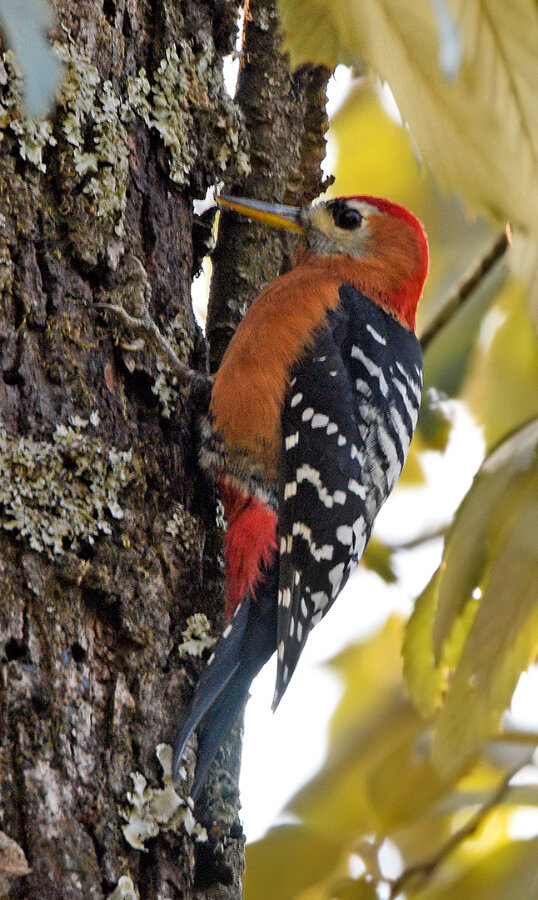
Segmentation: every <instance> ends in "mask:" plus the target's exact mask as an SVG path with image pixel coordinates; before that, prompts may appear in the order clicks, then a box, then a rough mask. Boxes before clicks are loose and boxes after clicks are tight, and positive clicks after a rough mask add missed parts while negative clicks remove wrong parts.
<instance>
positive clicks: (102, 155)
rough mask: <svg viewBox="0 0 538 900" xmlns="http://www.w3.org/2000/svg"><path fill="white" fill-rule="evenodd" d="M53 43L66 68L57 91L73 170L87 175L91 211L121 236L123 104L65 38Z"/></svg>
mask: <svg viewBox="0 0 538 900" xmlns="http://www.w3.org/2000/svg"><path fill="white" fill-rule="evenodd" d="M55 47H56V52H57V53H58V55H59V56H60V58H61V59H62V61H63V63H64V65H65V71H66V75H65V80H64V84H63V87H62V91H61V94H60V104H61V105H62V106H63V107H64V109H65V115H64V116H63V118H62V120H61V128H62V131H63V134H64V137H65V139H66V141H67V142H68V144H69V145H70V146H71V147H72V148H73V150H72V152H73V163H74V168H75V171H76V173H77V175H79V176H80V177H81V178H86V177H87V176H91V177H89V178H88V180H87V181H85V183H84V186H83V188H82V191H83V193H84V194H86V195H87V196H88V197H89V198H90V200H91V202H92V206H93V210H94V214H95V215H96V216H97V217H99V218H104V219H106V220H109V221H110V222H111V223H112V224H113V225H114V230H115V232H116V234H118V235H120V236H121V235H122V234H123V230H124V224H123V213H124V211H125V205H126V200H127V181H128V175H129V144H128V137H129V136H128V133H127V129H126V127H125V125H124V120H125V118H126V115H127V105H126V104H125V103H124V101H123V100H122V99H121V98H120V97H119V96H118V95H117V94H116V93H115V91H114V89H113V87H112V82H111V81H104V82H103V83H102V84H101V78H100V76H99V73H98V71H97V69H96V68H95V66H94V65H92V63H91V62H90V60H89V59H88V58H87V57H86V56H85V55H84V54H83V53H81V52H80V50H79V49H78V48H77V46H76V45H75V43H74V42H73V41H72V40H71V39H70V38H69V37H68V40H67V41H65V42H63V43H60V42H57V43H56V44H55ZM88 141H90V142H91V145H92V147H91V149H88V146H87V145H88Z"/></svg>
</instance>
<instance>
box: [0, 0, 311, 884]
mask: <svg viewBox="0 0 538 900" xmlns="http://www.w3.org/2000/svg"><path fill="white" fill-rule="evenodd" d="M239 6H240V4H239V3H238V2H237V0H220V2H213V0H206V2H203V0H153V2H152V3H151V4H150V3H148V2H139V0H102V2H97V3H95V2H94V0H56V10H57V15H58V20H59V23H61V25H59V26H58V28H57V29H56V33H55V37H56V39H57V41H58V43H59V45H60V53H61V55H62V57H63V58H64V59H65V60H66V66H67V80H66V82H65V84H64V88H63V92H62V97H61V100H60V103H59V106H58V109H57V111H56V113H55V116H54V122H53V125H52V127H51V130H50V133H45V132H44V133H43V135H42V136H41V137H40V138H39V137H38V138H36V137H35V134H34V133H33V132H31V126H26V125H24V123H23V125H22V126H20V117H19V113H18V111H17V107H16V106H15V105H14V104H15V100H16V97H15V94H16V90H15V87H14V82H13V77H14V76H13V70H12V69H11V67H10V66H11V64H10V62H9V54H8V56H7V57H6V56H4V64H5V67H6V71H7V74H8V77H9V80H8V81H7V83H6V84H4V85H3V86H2V87H1V90H2V91H3V97H2V98H1V102H2V103H3V105H4V106H5V107H6V108H7V110H8V112H7V113H6V116H5V117H4V120H3V128H4V138H3V142H2V144H1V147H0V154H1V155H0V215H1V218H0V289H1V300H0V363H1V370H2V378H0V584H1V587H0V662H1V663H2V670H1V671H2V677H1V680H0V706H1V717H0V753H1V757H0V761H1V772H0V779H1V780H0V897H2V896H5V897H9V898H13V900H14V898H17V900H18V898H32V900H56V898H57V900H75V898H76V900H88V898H96V900H97V898H105V897H109V896H112V897H113V898H114V900H119V898H121V897H124V898H130V897H136V896H137V895H136V894H135V893H134V891H135V890H136V891H138V896H140V898H144V900H156V898H187V897H194V896H205V897H219V898H221V897H222V898H237V897H240V896H241V874H242V866H243V843H244V841H243V835H242V831H241V827H240V824H239V822H238V819H237V808H238V793H237V775H238V767H239V761H238V760H239V744H240V737H239V735H235V737H234V738H233V739H232V740H231V742H230V744H229V746H228V747H227V748H226V749H225V750H224V751H223V752H222V753H221V756H220V758H219V760H218V762H219V764H220V767H221V769H222V768H224V769H225V770H226V772H228V773H229V778H228V780H227V781H226V779H223V776H222V772H221V774H220V777H216V776H215V777H214V778H213V784H212V785H210V787H209V788H208V790H207V791H206V792H205V795H204V796H203V797H202V800H201V802H200V804H199V806H198V808H197V809H196V811H195V818H196V820H197V821H198V822H201V823H203V824H204V825H205V826H207V832H208V839H207V841H205V842H204V841H203V840H201V838H203V837H204V834H203V832H201V831H200V828H199V827H198V826H195V825H194V822H193V820H192V815H191V812H190V810H188V807H187V806H185V805H182V806H179V807H178V808H177V809H176V806H177V804H178V802H179V801H178V799H177V797H176V795H175V794H174V793H173V789H172V786H171V784H170V783H169V781H168V780H167V776H166V774H165V770H166V759H165V755H163V750H162V748H161V749H160V750H159V757H160V760H161V761H159V759H158V757H157V755H156V753H157V746H158V745H160V744H163V743H167V742H170V740H171V738H172V734H173V729H174V723H175V721H176V720H177V717H178V713H179V711H180V709H181V706H182V705H183V704H184V703H186V702H187V701H188V699H189V697H190V695H191V693H192V689H193V686H194V684H195V682H196V678H197V675H198V672H199V670H200V666H201V659H200V658H199V657H197V656H196V655H192V654H190V653H189V652H188V650H187V648H186V647H182V646H181V645H182V644H183V643H184V637H183V636H182V633H183V632H184V631H185V629H186V627H187V623H186V619H187V617H189V616H191V615H193V614H194V613H195V612H198V613H201V612H203V613H205V614H206V615H207V617H208V619H209V620H210V622H211V628H212V632H213V634H217V633H218V630H219V627H220V626H221V624H222V608H223V586H222V571H221V569H222V567H221V563H220V556H219V553H220V550H221V536H222V534H221V532H222V529H221V525H220V522H219V520H218V517H217V514H216V504H215V498H214V494H213V490H212V487H211V485H209V484H207V482H205V481H204V479H203V477H202V475H201V474H200V472H199V470H198V468H197V465H196V422H195V415H194V410H193V409H192V408H191V406H190V404H189V401H188V399H187V398H185V396H184V394H183V393H182V392H181V390H180V389H179V386H178V385H177V383H175V382H174V378H173V374H172V373H170V372H169V371H167V370H166V367H164V366H163V363H162V361H160V360H159V358H158V357H157V356H156V354H155V352H154V351H153V349H152V348H149V347H146V346H144V345H143V344H142V343H141V342H140V340H139V339H137V336H136V335H133V334H129V333H128V332H127V331H126V330H125V328H124V327H123V326H120V325H119V324H118V322H117V320H115V319H114V318H113V317H110V316H109V315H107V314H106V313H104V312H103V310H102V309H100V308H99V307H98V306H97V305H96V303H97V302H98V301H103V300H106V301H110V300H111V298H112V300H113V301H114V302H115V303H118V304H120V305H124V306H125V307H126V308H127V309H128V311H130V312H133V311H136V306H137V305H138V306H140V303H141V302H142V303H144V302H145V303H147V304H148V307H149V311H150V313H151V315H152V317H153V318H154V320H155V321H156V322H157V323H158V325H159V327H160V328H161V330H163V331H165V332H166V333H167V334H168V337H169V339H170V341H171V343H173V344H174V345H175V347H176V350H177V352H178V354H179V356H180V357H181V359H182V360H183V361H184V362H186V363H188V364H189V365H190V366H191V367H192V368H195V369H199V370H201V371H204V370H205V368H206V365H207V357H208V351H207V348H206V344H205V341H204V338H203V335H202V334H201V332H200V330H199V329H198V327H197V325H196V323H195V320H194V316H193V312H192V307H191V302H190V286H191V282H192V278H193V277H194V275H195V274H196V272H197V271H198V269H199V266H200V263H201V259H202V257H203V256H204V254H205V253H206V252H207V243H208V241H209V240H210V238H211V227H210V223H208V222H207V221H199V220H195V219H194V217H193V213H192V200H193V198H196V197H203V196H204V194H205V192H206V189H207V187H208V186H209V185H211V184H214V183H215V182H216V181H219V180H221V179H223V178H224V179H225V180H226V183H227V185H228V188H230V187H233V188H236V187H238V186H239V187H243V188H244V191H245V192H247V191H248V192H249V193H251V194H256V195H257V196H275V197H276V198H277V199H282V198H283V197H286V196H287V197H288V198H289V197H290V196H291V195H293V197H294V198H295V199H297V200H301V199H304V197H305V196H306V195H308V197H310V196H312V195H314V194H315V193H317V192H318V190H319V189H320V187H321V181H320V177H321V176H320V173H319V162H320V159H321V156H322V155H323V154H322V150H321V148H322V145H323V131H324V127H325V120H324V116H323V93H324V87H325V83H326V79H327V73H326V72H323V71H321V70H303V71H302V72H299V73H298V74H297V75H295V76H294V77H291V76H290V74H289V71H288V69H287V63H286V60H285V58H284V57H283V56H282V55H281V54H280V52H279V50H278V45H279V40H280V39H279V38H278V36H277V33H276V25H277V22H276V13H275V9H274V3H273V2H272V0H265V2H264V0H256V2H254V0H253V2H251V4H250V10H249V12H248V15H247V25H246V34H245V45H244V54H243V69H242V74H241V82H240V89H239V92H238V96H237V98H236V101H233V100H231V99H230V98H229V96H228V95H227V93H226V90H225V88H224V83H223V78H222V59H223V57H224V56H225V55H226V54H228V53H229V52H230V51H231V49H232V46H233V42H234V40H235V33H236V23H237V19H238V14H239ZM268 53H269V54H270V55H271V69H270V70H269V69H268V68H267V54H268ZM260 85H262V86H263V90H262V87H261V86H260ZM10 99H13V103H9V102H7V101H8V100H10ZM269 109H272V113H271V114H269V113H268V112H264V111H263V110H269ZM13 126H14V127H13ZM249 132H250V135H249ZM250 146H251V147H252V150H251V149H250ZM277 160H278V164H277ZM249 168H250V174H248V171H249ZM268 173H273V174H274V177H272V178H270V177H269V174H268ZM298 173H300V175H299V174H298ZM234 234H237V235H238V242H237V241H236V240H235V239H234V240H233V242H232V238H234ZM253 234H254V236H255V238H256V239H259V232H258V231H255V232H248V231H247V232H245V226H239V225H238V223H237V222H232V220H231V217H230V219H229V220H228V222H227V223H226V224H225V226H224V227H223V228H222V229H221V236H220V237H219V251H218V253H217V255H216V260H215V287H214V289H213V295H212V307H211V317H210V332H209V333H210V336H212V338H213V337H214V344H215V347H214V353H213V356H214V359H215V360H218V359H219V358H220V356H221V355H222V351H223V349H224V346H225V343H226V342H227V340H228V339H229V337H230V335H231V333H232V331H233V328H234V327H235V326H236V325H237V322H238V319H239V313H240V312H242V310H243V309H244V307H245V305H246V304H247V303H248V302H250V300H251V299H252V297H253V296H254V294H255V293H256V291H257V290H259V288H260V286H261V283H262V282H263V281H265V280H268V279H269V278H271V277H274V275H276V274H278V272H279V271H280V269H281V268H282V266H283V265H285V261H286V253H285V250H284V249H282V244H281V242H280V239H279V238H272V239H271V242H270V243H269V242H268V243H266V244H265V245H264V249H263V250H262V251H261V253H254V254H253V253H252V247H253V243H252V242H253ZM224 242H226V246H227V248H228V249H227V252H226V255H225V254H224V253H223V251H222V250H221V247H222V246H223V244H224ZM275 248H277V249H276V250H275ZM245 249H246V250H247V251H248V252H247V257H246V259H245ZM268 250H269V251H270V254H269V256H268V255H267V252H268ZM273 251H274V252H273ZM264 254H266V255H264ZM271 254H272V255H271ZM239 270H240V271H241V273H242V278H243V280H244V281H243V286H242V288H241V293H240V295H239V294H238V292H237V286H236V281H234V277H235V276H234V273H236V272H237V271H239ZM245 284H246V285H247V289H245ZM230 297H231V298H232V300H234V301H235V305H234V303H231V304H230V303H229V302H228V301H229V298H230ZM226 298H228V300H227V299H226ZM199 624H200V623H198V625H199ZM202 631H203V629H202ZM205 643H206V640H205V638H204V636H203V634H202V636H201V637H198V638H195V639H194V641H193V642H191V644H190V647H191V649H194V650H195V651H201V650H202V649H203V648H204V645H205ZM238 730H239V729H238ZM165 753H166V751H164V754H165ZM191 757H192V759H190V760H189V762H190V764H191V765H190V768H191V769H192V762H193V759H194V755H193V754H192V753H191ZM187 768H189V766H187ZM136 773H141V775H143V776H144V778H145V779H146V781H147V787H146V788H145V791H144V784H143V782H142V781H141V780H140V778H138V777H136V778H135V779H133V775H136ZM190 774H191V775H192V772H190ZM187 775H188V773H187ZM150 788H151V789H153V795H152V796H150V795H151V790H150ZM128 792H130V794H131V797H130V800H129V799H128V797H127V793H128ZM159 792H160V793H159ZM177 792H178V794H179V795H182V796H183V797H184V796H185V795H186V794H187V793H188V784H186V785H184V786H183V788H181V786H178V787H177ZM137 842H139V848H138V849H137V848H136V847H135V846H133V844H134V845H136V844H137ZM144 842H145V846H144ZM131 884H132V887H131Z"/></svg>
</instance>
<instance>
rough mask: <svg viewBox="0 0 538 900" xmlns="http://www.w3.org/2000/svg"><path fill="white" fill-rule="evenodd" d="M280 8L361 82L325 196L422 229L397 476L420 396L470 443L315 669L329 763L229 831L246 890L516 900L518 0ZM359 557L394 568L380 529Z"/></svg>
mask: <svg viewBox="0 0 538 900" xmlns="http://www.w3.org/2000/svg"><path fill="white" fill-rule="evenodd" d="M280 9H281V17H282V24H283V30H284V32H285V38H286V42H287V46H288V49H289V51H290V55H291V59H292V61H293V63H294V64H295V65H300V64H302V63H305V62H320V63H324V64H326V65H328V66H330V67H331V68H332V67H335V66H337V65H338V64H345V65H349V66H353V67H354V71H355V73H356V74H357V75H359V76H360V77H359V78H358V79H357V80H356V81H355V83H354V86H353V89H352V90H351V92H350V93H349V96H348V97H347V99H346V101H345V103H344V105H343V106H342V107H341V108H340V109H339V111H338V112H337V113H336V115H334V116H333V118H332V122H331V140H332V142H333V146H334V147H335V150H336V161H335V175H336V181H335V184H334V187H333V192H335V193H338V194H346V193H354V192H356V190H357V185H358V184H360V189H361V191H362V192H364V193H372V194H378V195H386V196H390V197H391V198H392V199H394V200H396V201H399V202H401V203H403V204H404V205H406V206H409V207H410V208H411V209H413V211H414V212H416V213H417V214H418V215H419V216H420V217H421V218H422V220H423V221H424V223H425V225H426V228H427V231H428V234H429V240H430V250H431V259H432V265H431V273H430V277H429V280H428V285H427V290H426V294H425V297H424V300H423V302H422V304H421V307H420V318H419V332H420V334H421V335H422V338H423V342H424V349H425V372H426V391H425V400H424V403H423V409H422V412H421V417H420V424H419V431H418V433H417V436H416V439H415V441H414V442H413V448H412V452H411V455H410V458H409V461H408V463H407V465H406V468H405V471H404V474H403V477H402V485H403V488H404V489H405V487H406V486H409V485H412V484H415V483H416V482H417V481H419V480H420V478H421V471H422V468H421V465H422V464H421V456H422V454H423V453H424V452H425V451H426V450H432V449H433V450H435V451H437V452H439V453H442V452H443V450H444V449H445V447H446V444H447V441H448V439H449V437H450V430H451V420H450V417H447V416H446V415H445V414H444V411H443V410H444V407H443V403H442V402H441V403H440V402H439V400H440V399H441V400H442V399H444V398H448V399H454V400H458V401H460V402H462V403H464V404H465V405H466V407H467V408H468V409H469V410H470V411H471V413H472V415H473V417H474V418H475V420H476V422H477V423H478V424H479V426H480V427H481V429H482V431H483V435H484V440H485V447H486V456H485V459H484V462H483V464H482V466H481V468H480V470H479V471H478V473H477V475H476V477H475V479H474V482H473V484H472V487H471V489H470V491H469V492H468V494H467V496H466V497H465V498H464V500H463V502H462V503H461V506H460V508H459V509H458V511H457V513H456V515H455V516H454V519H453V521H452V522H451V523H450V524H449V525H448V527H447V528H446V531H445V535H444V550H443V557H442V561H441V564H440V566H439V568H438V569H437V571H436V572H435V574H434V575H433V577H432V579H431V581H430V582H429V584H428V585H427V586H426V587H425V589H424V591H423V592H422V593H421V594H420V596H419V597H418V598H417V599H416V604H415V608H414V612H413V614H412V615H411V617H410V619H409V621H404V620H403V619H402V618H401V617H396V616H394V617H391V618H390V619H389V620H388V621H387V623H386V624H385V626H384V627H383V628H382V629H381V631H379V633H377V634H376V635H374V636H373V637H372V638H370V639H369V640H366V641H364V642H362V643H360V644H356V645H353V646H350V647H348V648H347V649H345V650H344V651H343V652H341V653H340V654H339V655H338V656H337V657H336V658H335V659H333V660H332V662H331V663H330V668H331V669H332V670H333V671H334V672H335V673H336V674H337V675H338V676H339V678H340V680H341V682H342V684H343V685H344V689H343V692H342V696H341V699H340V701H339V703H338V706H337V708H336V711H335V713H334V716H333V719H332V722H331V725H330V738H329V746H328V751H327V755H326V760H325V762H324V764H323V766H322V767H321V769H320V771H319V772H318V773H317V774H316V775H315V777H314V778H313V779H312V780H311V781H310V783H308V784H307V785H306V786H305V787H303V788H302V789H301V790H300V791H299V792H298V793H297V794H296V795H295V796H294V797H293V798H292V799H291V800H290V802H289V804H288V807H287V810H286V814H287V816H288V819H287V823H286V824H277V825H276V826H275V827H274V828H272V829H271V830H270V831H269V832H268V834H267V835H266V836H265V837H264V838H262V839H261V840H259V841H256V842H255V843H253V844H251V845H250V846H249V848H248V850H247V871H246V878H245V897H246V900H258V898H264V900H265V898H267V897H268V896H270V897H271V898H272V900H288V898H289V900H292V898H298V900H323V898H341V900H346V898H349V900H352V898H357V900H360V898H364V900H373V898H374V900H375V898H389V897H390V898H396V897H400V896H402V897H408V898H416V900H456V898H458V900H460V898H464V897H465V898H467V897H469V898H472V900H482V898H483V900H508V898H510V900H530V898H533V897H538V838H536V837H532V836H529V837H527V839H518V840H516V839H514V838H513V837H512V836H511V829H510V823H511V821H512V819H513V816H514V814H515V812H517V811H520V810H522V809H526V808H529V807H530V808H536V807H537V806H538V784H537V782H538V774H537V773H536V770H535V769H534V764H533V754H534V752H535V749H536V746H537V744H538V735H536V734H533V733H530V732H524V731H522V730H518V729H517V728H515V727H514V724H513V722H512V721H511V719H510V717H509V716H507V715H506V710H507V709H508V708H509V706H510V701H511V698H512V695H513V692H514V689H515V687H516V685H517V683H518V679H519V676H520V674H521V672H523V671H524V670H526V669H527V668H528V667H529V666H530V665H532V664H533V663H534V661H535V659H536V655H537V651H538V604H537V602H536V601H537V599H538V466H537V451H538V344H537V341H536V330H537V328H538V275H537V270H538V178H537V157H538V64H537V59H536V55H537V54H536V50H537V47H538V12H537V8H536V5H535V2H534V0H511V2H510V3H506V2H505V0H338V3H335V2H333V0H308V2H306V0H280ZM47 15H48V13H47V6H46V4H45V3H44V2H43V0H1V3H0V18H1V20H2V24H3V27H4V29H5V31H6V33H7V35H8V37H9V38H10V43H11V45H12V46H13V48H14V49H15V51H16V52H17V56H18V58H19V63H20V65H21V68H22V70H23V74H24V77H25V85H26V93H27V106H28V111H29V112H30V113H31V114H34V115H38V114H42V113H43V112H44V111H45V110H46V109H47V107H48V106H49V103H50V98H51V96H52V94H53V88H54V84H55V83H56V82H57V80H58V77H59V74H60V73H59V64H58V63H57V61H56V60H55V59H54V58H53V57H52V56H51V55H50V53H49V51H48V49H47V45H46V43H45V42H44V41H42V40H41V37H40V35H41V32H42V30H43V27H44V26H45V25H46V24H47V21H48V20H47ZM28 24H30V30H28ZM36 29H37V31H38V32H39V35H36ZM28 35H30V36H29V37H28ZM25 40H26V41H28V42H29V43H28V46H30V47H32V48H34V49H35V48H36V47H37V48H38V50H39V54H38V57H39V58H37V57H36V55H35V53H29V52H27V46H26V45H25ZM384 84H387V85H388V86H389V88H390V91H391V92H392V95H393V97H394V98H395V101H396V104H397V106H398V109H399V111H400V113H401V119H402V121H400V122H398V121H396V120H395V118H394V117H393V116H391V115H389V114H388V113H387V111H386V105H385V104H384V103H383V90H382V85H384ZM508 223H509V226H510V232H508V230H507V226H508ZM508 234H510V239H511V246H510V247H508V244H509V241H508V239H507V235H508ZM366 564H367V565H369V566H370V567H371V568H373V569H374V570H375V571H377V573H378V575H379V577H381V578H384V579H385V580H387V581H389V580H391V579H392V578H394V573H393V567H392V564H391V548H390V547H388V546H383V544H382V543H381V542H380V541H379V540H375V541H374V542H373V543H372V544H371V546H370V549H369V552H368V554H367V559H366ZM518 776H519V777H518ZM522 776H525V777H522ZM387 848H388V849H389V851H391V854H390V853H389V855H391V858H392V867H391V870H390V873H389V870H388V869H387V866H386V862H385V861H386V858H387ZM395 861H396V866H395ZM395 870H396V874H394V871H395Z"/></svg>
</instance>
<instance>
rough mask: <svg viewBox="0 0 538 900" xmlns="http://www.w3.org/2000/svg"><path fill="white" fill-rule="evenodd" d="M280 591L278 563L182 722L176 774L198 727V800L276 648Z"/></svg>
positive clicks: (243, 610) (238, 616)
mask: <svg viewBox="0 0 538 900" xmlns="http://www.w3.org/2000/svg"><path fill="white" fill-rule="evenodd" d="M277 591H278V561H277V560H276V561H275V562H274V563H273V564H272V566H271V568H270V569H268V570H265V571H264V573H263V578H262V581H261V583H260V584H259V585H258V587H257V589H256V598H255V599H245V600H243V602H242V603H241V604H240V605H239V606H238V607H237V610H236V613H235V615H234V617H233V619H232V621H231V622H230V623H229V625H228V626H227V628H226V629H225V631H224V633H223V636H222V637H221V638H220V641H219V643H218V644H217V648H216V650H215V653H214V657H213V659H212V661H211V662H210V663H208V664H207V665H206V667H205V669H204V671H203V672H202V676H201V678H200V681H199V683H198V685H197V687H196V690H195V693H194V696H193V698H192V701H191V704H190V706H189V707H188V708H187V709H186V710H185V712H184V714H183V716H182V718H181V720H180V723H179V726H178V728H177V731H176V735H175V739H174V759H173V775H174V778H177V777H178V775H179V767H180V763H181V759H182V756H183V753H184V751H185V746H186V744H187V741H188V739H189V737H190V736H191V734H192V732H193V731H194V730H195V729H197V730H198V754H197V760H196V771H195V776H194V783H193V786H192V790H191V795H192V797H193V798H194V799H196V797H197V796H198V794H199V792H200V789H201V787H202V785H203V783H204V781H205V778H206V775H207V772H208V769H209V766H210V765H211V762H212V760H213V758H214V756H215V754H216V753H217V751H218V749H219V747H220V746H221V745H222V743H223V742H224V741H225V740H226V738H227V736H228V734H229V733H230V731H231V729H232V727H233V724H234V722H235V720H236V718H237V716H238V714H239V711H240V709H241V706H242V704H243V702H244V700H245V698H246V696H247V694H248V690H249V688H250V684H251V682H252V680H253V678H254V676H255V675H257V674H258V672H259V671H260V669H261V668H262V666H263V665H264V663H265V662H267V660H268V659H269V658H270V657H271V656H272V655H273V653H274V651H275V650H276V631H277V601H276V598H277Z"/></svg>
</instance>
